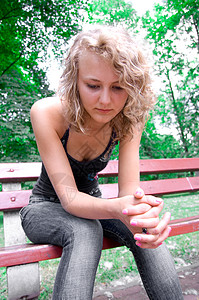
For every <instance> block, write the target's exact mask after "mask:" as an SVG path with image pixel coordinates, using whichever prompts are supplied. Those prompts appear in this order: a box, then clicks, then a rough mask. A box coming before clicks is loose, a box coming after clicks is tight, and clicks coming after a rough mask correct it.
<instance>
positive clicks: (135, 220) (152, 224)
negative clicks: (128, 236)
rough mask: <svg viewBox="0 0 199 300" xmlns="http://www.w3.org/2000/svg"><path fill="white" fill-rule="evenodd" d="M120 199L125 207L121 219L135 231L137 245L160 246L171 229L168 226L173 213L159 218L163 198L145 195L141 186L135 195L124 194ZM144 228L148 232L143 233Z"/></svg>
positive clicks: (143, 246) (142, 246) (145, 246)
mask: <svg viewBox="0 0 199 300" xmlns="http://www.w3.org/2000/svg"><path fill="white" fill-rule="evenodd" d="M130 198H131V199H132V198H133V201H132V200H130ZM120 199H122V202H123V207H124V208H123V209H122V215H123V217H121V221H122V222H123V223H125V225H126V226H127V227H128V228H129V229H130V230H131V232H132V233H133V235H134V239H135V240H136V244H137V246H139V247H141V248H150V249H153V248H157V247H158V246H160V245H161V244H162V242H163V241H164V240H165V239H167V237H168V236H169V233H170V231H171V227H169V226H168V224H169V221H170V216H171V214H170V213H169V212H166V213H165V214H164V215H163V217H162V219H160V218H159V214H160V212H161V211H162V209H163V201H162V199H160V198H157V197H154V196H148V195H145V194H144V191H143V190H142V189H141V188H138V189H137V190H136V192H135V194H134V196H133V197H131V196H124V197H122V198H120ZM128 202H129V203H128ZM124 205H125V206H124ZM143 228H146V229H147V233H143Z"/></svg>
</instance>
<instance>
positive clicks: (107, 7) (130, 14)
mask: <svg viewBox="0 0 199 300" xmlns="http://www.w3.org/2000/svg"><path fill="white" fill-rule="evenodd" d="M87 13H88V20H87V21H88V22H89V23H100V24H109V25H118V24H119V25H121V26H124V27H128V28H130V27H131V28H132V27H136V26H135V24H137V22H138V21H139V17H138V16H137V14H136V11H135V9H133V7H132V5H131V4H129V3H127V2H126V1H124V0H122V1H120V0H115V1H112V0H107V1H105V0H93V1H91V2H90V3H89V5H88V10H87Z"/></svg>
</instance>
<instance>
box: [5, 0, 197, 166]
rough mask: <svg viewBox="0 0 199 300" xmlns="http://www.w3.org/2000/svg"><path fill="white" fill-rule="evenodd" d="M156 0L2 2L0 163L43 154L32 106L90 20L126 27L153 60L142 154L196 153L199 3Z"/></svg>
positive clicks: (50, 90)
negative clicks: (152, 95) (150, 2)
mask: <svg viewBox="0 0 199 300" xmlns="http://www.w3.org/2000/svg"><path fill="white" fill-rule="evenodd" d="M157 2H158V4H154V6H153V7H151V9H150V10H148V11H146V12H144V13H140V12H139V11H138V10H136V9H135V8H136V5H135V4H136V3H137V1H136V0H135V1H134V0H131V1H127V0H126V1H124V0H115V1H113V0H107V1H104V0H76V1H74V0H4V1H2V2H1V10H0V61H1V65H0V115H1V117H0V127H1V144H0V159H1V162H17V161H38V160H40V157H39V154H38V151H37V146H36V142H35V138H34V134H33V131H32V128H31V123H30V115H29V112H30V108H31V106H32V104H33V103H34V102H35V101H37V100H38V99H40V98H42V97H47V96H51V95H53V94H54V93H55V88H54V87H53V88H52V82H53V80H54V81H55V80H57V77H58V75H57V74H58V73H57V72H58V71H59V74H60V73H61V71H60V70H61V64H62V61H63V57H64V56H65V53H66V50H67V47H68V42H69V39H70V38H71V37H72V36H73V35H75V34H76V33H77V32H78V31H79V30H81V29H82V28H83V27H85V26H87V25H88V24H91V23H103V24H112V25H120V26H123V27H125V28H128V29H129V31H130V32H131V34H132V35H134V36H135V39H136V40H138V41H140V44H141V46H142V47H143V49H144V51H145V52H146V55H147V57H148V58H149V61H150V63H151V64H152V67H153V78H154V88H155V91H156V95H157V104H156V107H155V110H154V111H153V112H152V113H151V118H150V119H149V121H148V123H147V125H146V128H145V130H144V133H143V137H142V142H141V147H140V156H141V158H169V157H194V156H198V154H199V131H198V129H199V104H198V103H199V102H198V94H199V89H198V77H197V75H198V61H197V56H198V52H199V27H198V20H199V2H198V1H195V0H164V1H161V0H159V1H158V0H157ZM140 3H142V1H140ZM143 5H144V1H143ZM134 6H135V7H134ZM56 68H57V70H56ZM49 80H50V81H49ZM50 83H51V84H50ZM116 157H117V148H116V151H115V152H114V156H113V157H112V158H116Z"/></svg>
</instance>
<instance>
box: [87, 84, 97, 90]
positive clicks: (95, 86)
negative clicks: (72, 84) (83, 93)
mask: <svg viewBox="0 0 199 300" xmlns="http://www.w3.org/2000/svg"><path fill="white" fill-rule="evenodd" d="M87 86H88V88H89V89H94V90H95V89H97V88H99V86H98V85H95V84H87Z"/></svg>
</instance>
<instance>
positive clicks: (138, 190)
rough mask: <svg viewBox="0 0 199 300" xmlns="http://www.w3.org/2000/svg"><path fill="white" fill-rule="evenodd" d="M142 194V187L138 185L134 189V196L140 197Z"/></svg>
mask: <svg viewBox="0 0 199 300" xmlns="http://www.w3.org/2000/svg"><path fill="white" fill-rule="evenodd" d="M143 196H144V191H143V189H141V188H140V187H138V188H137V190H136V191H135V194H134V197H135V198H138V199H140V198H142V197H143Z"/></svg>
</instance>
